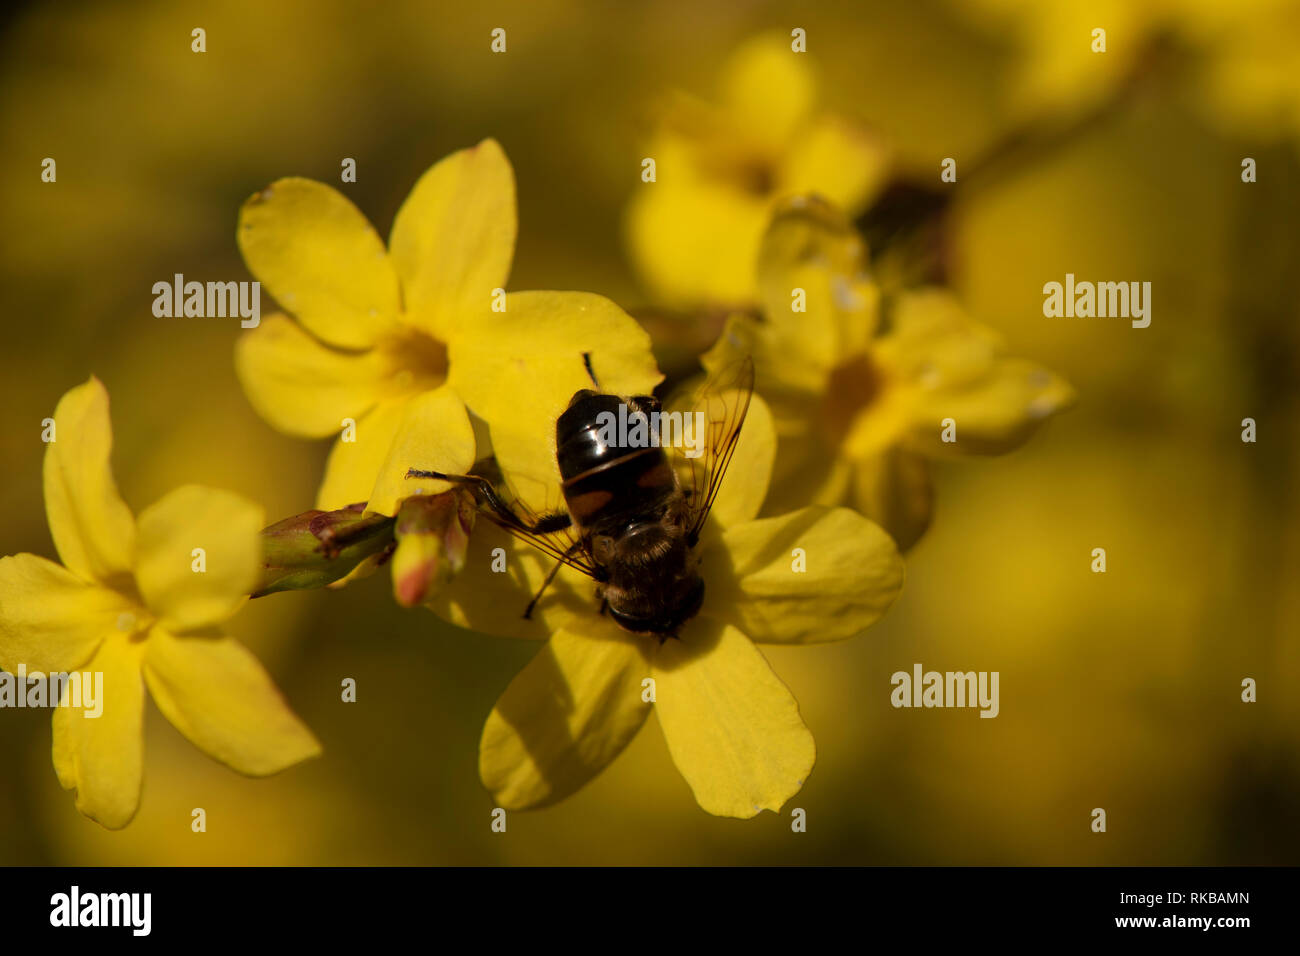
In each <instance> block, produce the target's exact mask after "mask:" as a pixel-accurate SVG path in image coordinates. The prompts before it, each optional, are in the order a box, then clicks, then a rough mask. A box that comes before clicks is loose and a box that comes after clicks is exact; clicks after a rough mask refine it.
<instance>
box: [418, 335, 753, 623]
mask: <svg viewBox="0 0 1300 956" xmlns="http://www.w3.org/2000/svg"><path fill="white" fill-rule="evenodd" d="M583 361H584V363H585V364H586V367H587V375H588V377H590V378H591V381H592V384H593V385H594V386H595V388H594V389H591V388H584V389H580V390H579V391H577V392H576V393H574V395H573V397H572V398H571V399H570V400H569V404H568V407H567V408H565V410H564V411H563V413H561V415H560V416H559V418H558V419H557V420H556V423H555V448H556V463H557V464H558V465H559V471H560V479H561V485H560V487H561V491H562V493H563V496H564V504H565V508H564V509H562V510H556V511H551V512H546V513H542V514H537V513H534V512H532V511H531V510H529V509H528V508H527V506H525V505H524V504H523V503H522V502H520V501H518V500H514V501H511V500H510V499H509V496H508V495H507V493H506V492H505V491H503V490H502V489H500V488H498V486H497V484H494V482H493V481H492V480H490V479H489V478H488V477H485V476H484V475H482V474H470V475H447V474H443V473H442V472H436V471H421V470H418V469H414V468H412V469H410V470H409V471H408V472H407V475H406V477H407V478H437V479H442V480H445V481H450V482H453V483H458V484H464V485H466V486H468V488H469V489H470V490H471V491H472V492H473V494H474V497H475V500H476V501H477V503H478V508H479V513H480V514H482V515H484V516H485V517H487V518H488V519H489V520H491V521H493V522H494V523H496V524H497V525H499V526H500V527H501V528H503V529H505V530H506V531H508V532H510V533H511V534H513V535H515V536H516V537H518V538H520V539H521V540H523V541H526V542H528V543H529V544H531V545H533V546H534V547H536V548H538V549H540V550H541V551H543V552H545V553H546V554H548V555H550V556H551V557H553V558H555V560H556V564H555V566H554V568H552V570H551V572H550V573H549V574H548V575H547V577H546V580H545V581H544V582H543V583H542V586H541V588H540V589H539V590H538V592H537V594H536V595H535V596H534V597H533V599H532V601H531V602H529V604H528V607H527V608H526V609H525V610H524V615H523V616H524V617H525V618H527V617H530V616H531V614H532V611H533V608H535V607H536V606H537V602H538V601H539V600H540V599H541V597H542V595H543V594H544V593H545V591H546V589H547V587H548V586H549V585H550V583H551V581H552V580H553V579H554V577H555V575H556V573H557V572H558V571H559V569H560V568H561V567H562V566H565V565H568V566H569V567H571V568H575V569H577V570H578V571H580V572H582V573H583V574H585V575H587V576H588V577H590V578H591V579H592V580H593V581H594V582H595V583H596V595H597V597H598V599H599V600H600V602H601V613H602V614H603V613H606V612H608V613H609V615H610V616H611V617H612V618H613V619H614V620H615V621H616V622H617V623H618V624H619V625H620V626H621V627H622V628H623V629H624V630H627V631H630V632H632V633H634V634H647V635H654V636H657V637H658V638H659V640H660V642H661V643H662V642H663V641H664V640H666V639H667V638H669V637H675V636H676V635H677V632H678V631H679V630H680V629H681V627H682V625H684V624H685V623H686V622H687V621H688V620H690V619H691V618H692V617H694V616H695V614H696V613H697V612H698V611H699V609H700V606H701V604H702V603H703V601H704V579H703V578H702V577H701V576H700V574H699V568H698V564H699V561H698V556H697V555H696V553H695V546H696V544H697V543H698V542H699V539H700V534H701V532H702V531H703V529H704V523H705V520H706V519H707V518H708V516H709V510H710V508H712V506H713V502H714V499H715V498H716V497H717V494H718V489H719V488H720V487H721V485H722V479H723V476H724V475H725V474H726V472H727V466H728V464H730V462H731V457H732V455H733V454H734V452H735V450H736V443H737V441H738V440H739V437H740V430H741V427H742V426H743V425H744V422H745V414H746V413H747V412H748V410H749V401H750V396H751V395H752V394H753V390H754V365H753V362H752V361H751V360H750V359H745V360H744V361H742V362H740V363H738V364H737V365H735V366H733V367H731V368H729V369H726V370H724V371H723V372H722V373H721V374H720V375H718V376H717V377H715V378H713V379H711V380H709V381H707V382H705V384H704V385H703V386H702V387H701V388H700V389H699V391H698V392H697V393H696V396H695V402H694V405H693V408H694V409H698V411H697V412H695V413H694V415H693V417H691V418H688V417H687V416H691V415H692V413H691V412H682V413H680V414H681V418H680V419H677V420H676V422H677V423H679V424H680V426H681V427H679V429H678V432H677V434H678V436H679V437H681V438H685V436H686V435H687V434H688V432H687V431H686V429H690V430H691V432H693V433H694V434H693V435H692V441H691V444H690V447H689V448H688V447H687V442H686V441H677V442H672V443H670V446H671V447H667V448H666V447H665V446H664V443H663V442H662V441H660V440H655V439H656V437H657V436H656V432H655V428H654V427H653V423H655V422H660V423H663V422H665V421H668V422H673V421H674V420H673V419H672V418H671V416H669V417H665V416H663V414H662V407H661V403H660V401H659V400H658V399H657V398H655V397H654V396H650V395H637V396H632V397H623V396H619V395H615V394H611V393H608V392H603V391H601V390H600V385H599V382H598V381H597V379H596V374H595V371H594V370H593V369H592V366H591V357H590V355H589V354H588V353H584V354H583ZM673 414H678V413H673ZM640 416H644V421H645V422H648V423H651V425H650V427H647V428H645V429H644V430H643V431H641V432H640V435H638V433H637V430H636V427H635V424H636V423H637V422H638V421H640V420H641V418H640ZM614 422H618V423H620V426H621V425H622V423H626V422H632V423H633V426H634V427H633V428H630V429H627V430H626V433H625V432H624V429H623V428H622V427H620V428H618V429H617V436H618V437H617V438H615V433H616V431H615V429H614V428H613V427H611V426H612V424H613V423H614ZM640 436H644V437H645V439H646V440H639V438H640ZM612 439H613V440H612ZM478 470H484V469H478ZM502 485H503V486H504V483H502Z"/></svg>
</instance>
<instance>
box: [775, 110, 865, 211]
mask: <svg viewBox="0 0 1300 956" xmlns="http://www.w3.org/2000/svg"><path fill="white" fill-rule="evenodd" d="M888 173H889V153H888V151H887V150H886V149H885V145H884V143H883V142H882V141H881V140H880V139H879V138H877V137H875V136H873V135H871V134H870V133H869V132H867V130H865V129H863V128H862V127H861V126H858V125H857V124H856V123H853V122H850V121H849V120H847V119H844V118H842V117H837V116H826V117H822V118H821V119H818V120H816V121H815V122H813V123H811V124H810V125H809V126H808V127H806V128H805V129H803V130H801V131H800V133H799V135H798V136H797V137H795V138H794V140H793V142H792V144H791V149H790V152H789V154H788V155H787V156H786V157H785V160H784V162H783V163H782V164H781V169H780V171H779V173H778V175H777V184H778V189H779V190H780V191H782V192H786V193H804V192H814V193H817V194H818V195H820V196H823V197H824V198H826V199H828V200H830V201H831V202H832V203H835V204H836V205H837V206H841V207H843V208H844V209H845V210H847V211H848V213H849V214H850V215H852V216H856V215H857V214H858V213H860V212H862V210H863V209H865V208H866V206H867V203H868V201H869V200H870V199H872V198H873V197H874V196H875V195H876V194H877V193H879V192H880V189H881V187H882V186H883V185H884V184H885V179H886V176H887V175H888Z"/></svg>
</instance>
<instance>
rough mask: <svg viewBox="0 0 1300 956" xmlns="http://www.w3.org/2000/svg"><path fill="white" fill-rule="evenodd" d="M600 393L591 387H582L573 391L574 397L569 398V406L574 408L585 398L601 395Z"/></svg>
mask: <svg viewBox="0 0 1300 956" xmlns="http://www.w3.org/2000/svg"><path fill="white" fill-rule="evenodd" d="M599 394H600V393H599V392H597V391H594V390H593V389H590V388H580V389H578V390H577V391H576V392H574V393H573V398H571V399H569V407H570V408H572V407H573V406H574V405H577V404H578V403H579V402H580V401H582V400H583V399H584V398H591V397H592V396H593V395H599Z"/></svg>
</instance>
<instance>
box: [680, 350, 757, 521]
mask: <svg viewBox="0 0 1300 956" xmlns="http://www.w3.org/2000/svg"><path fill="white" fill-rule="evenodd" d="M753 393H754V362H753V360H752V359H750V358H749V357H748V356H746V357H745V358H744V359H742V360H740V361H739V362H736V363H734V364H732V365H729V366H727V367H725V368H723V369H721V370H720V371H719V372H718V373H717V374H716V375H714V376H712V377H711V378H709V379H707V380H706V381H705V382H704V383H703V384H702V385H701V386H700V387H699V388H698V389H696V391H695V393H694V395H693V397H692V398H691V399H688V400H687V401H685V402H683V403H680V404H679V403H674V405H678V407H681V408H682V409H683V410H684V411H686V412H688V413H689V412H690V411H700V412H703V413H704V442H703V449H702V450H701V452H700V454H698V455H696V456H695V457H691V456H690V455H688V454H687V452H688V451H690V450H691V449H688V448H687V447H678V448H676V449H675V455H674V466H675V467H676V469H677V475H678V480H679V481H681V484H682V490H683V491H684V492H685V493H686V506H687V511H688V514H687V521H686V532H687V541H688V543H690V544H691V545H694V544H695V542H696V541H698V540H699V537H700V532H701V530H703V528H704V522H705V521H706V520H707V519H708V517H709V509H710V508H712V507H713V501H714V499H715V498H717V496H718V489H719V488H720V487H722V479H723V477H724V476H725V475H726V473H727V466H728V465H729V464H730V463H731V456H732V455H733V454H734V453H735V451H736V442H737V441H738V440H739V438H740V429H741V426H743V425H744V424H745V414H746V413H747V412H748V411H749V399H750V396H751V395H753Z"/></svg>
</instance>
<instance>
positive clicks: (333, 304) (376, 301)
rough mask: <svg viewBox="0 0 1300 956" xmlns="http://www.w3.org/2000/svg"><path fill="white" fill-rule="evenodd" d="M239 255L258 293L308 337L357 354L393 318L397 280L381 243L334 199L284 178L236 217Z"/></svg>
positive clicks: (348, 204)
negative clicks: (282, 310)
mask: <svg viewBox="0 0 1300 956" xmlns="http://www.w3.org/2000/svg"><path fill="white" fill-rule="evenodd" d="M239 249H240V251H241V252H242V253H243V254H244V262H246V263H247V264H248V269H249V271H250V272H252V273H253V275H254V276H256V277H257V278H258V279H260V280H261V282H262V285H263V286H264V287H265V288H266V291H268V292H270V293H271V295H273V296H275V299H276V301H278V302H279V303H280V305H281V306H283V307H284V308H285V310H286V311H288V312H292V313H293V314H294V316H296V317H297V319H298V321H299V322H301V323H302V324H303V325H304V326H305V327H306V328H307V329H308V330H310V331H311V332H312V333H313V334H314V335H316V336H318V337H319V338H321V339H323V340H324V341H325V342H328V343H329V344H330V345H337V346H339V347H340V348H364V347H366V346H369V345H371V344H373V343H374V342H375V340H376V339H377V338H378V337H379V335H380V334H381V333H382V332H383V331H384V330H385V329H387V328H388V327H390V326H391V325H392V324H393V322H394V319H395V316H396V315H397V310H398V304H399V295H398V284H397V273H396V272H394V271H393V266H392V263H391V262H390V261H389V259H388V253H387V252H385V251H384V244H383V241H382V240H381V239H380V238H379V235H378V234H377V233H376V232H375V230H374V228H373V227H372V226H371V225H370V223H369V222H368V221H367V220H366V217H365V216H364V215H362V214H361V211H360V210H359V209H357V207H356V206H354V205H353V204H352V201H351V200H349V199H348V198H347V197H346V196H344V195H343V194H342V193H340V192H338V191H337V190H335V189H331V188H330V187H329V186H326V185H324V184H323V183H318V182H314V181H313V180H310V179H299V178H297V177H291V178H288V179H281V180H277V181H276V182H274V183H272V184H271V185H270V186H268V187H267V188H266V189H264V190H262V191H261V192H259V193H256V194H254V195H253V196H251V197H250V198H249V199H248V200H247V201H245V203H244V206H243V208H242V209H241V210H240V211H239Z"/></svg>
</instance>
